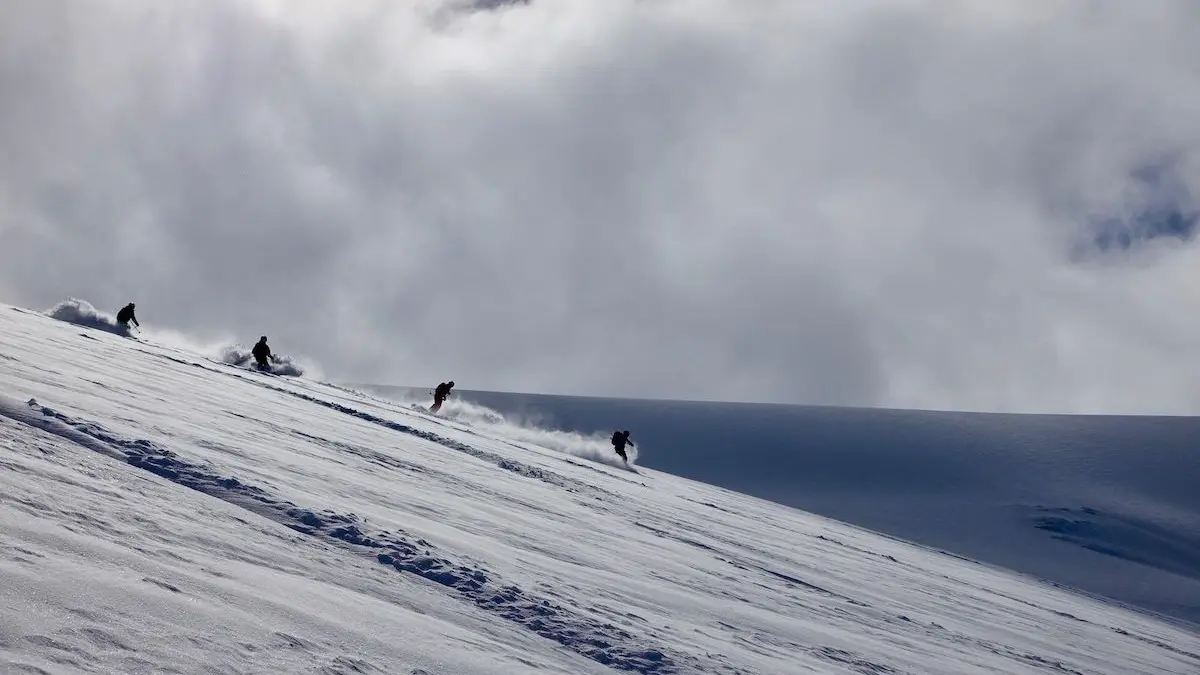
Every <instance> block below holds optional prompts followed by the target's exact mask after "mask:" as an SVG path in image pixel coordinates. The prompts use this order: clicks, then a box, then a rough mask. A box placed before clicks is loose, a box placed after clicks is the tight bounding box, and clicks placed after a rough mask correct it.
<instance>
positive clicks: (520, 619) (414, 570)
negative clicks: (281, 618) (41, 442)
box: [0, 395, 681, 675]
mask: <svg viewBox="0 0 1200 675" xmlns="http://www.w3.org/2000/svg"><path fill="white" fill-rule="evenodd" d="M0 415H4V416H5V417H9V418H11V419H14V420H16V421H19V422H22V423H25V424H28V425H29V426H32V427H35V428H38V429H41V430H43V431H46V432H48V433H51V434H54V435H56V436H59V437H61V438H64V439H66V440H69V441H71V442H73V443H76V444H78V445H80V446H82V447H84V448H87V449H89V450H92V451H94V452H99V453H101V454H103V455H105V456H108V457H111V458H113V459H117V460H120V461H124V462H126V463H127V464H129V465H131V466H134V467H137V468H139V469H142V470H145V471H149V472H150V473H153V474H155V475H157V476H160V477H162V478H165V479H167V480H169V481H171V482H173V483H176V484H178V485H182V486H183V487H187V488H189V489H192V490H195V491H197V492H200V493H203V494H206V495H208V496H211V497H215V498H217V499H220V500H222V501H225V502H227V503H230V504H233V505H235V506H238V507H240V508H244V509H246V510H247V511H250V512H252V513H255V514H257V515H259V516H262V517H264V518H267V519H268V520H271V521H273V522H276V523H279V524H282V525H285V526H287V527H289V528H291V529H293V530H295V531H297V532H300V533H302V534H306V535H309V536H312V537H315V538H320V539H327V540H334V542H335V543H338V544H341V545H343V546H347V547H350V548H351V549H352V550H353V549H358V550H359V551H360V552H367V553H371V554H373V555H374V557H375V559H376V560H377V561H378V562H379V563H380V564H383V565H387V566H389V567H392V568H394V569H395V570H397V571H399V572H407V573H410V574H414V575H416V576H419V577H422V578H424V579H427V580H429V581H433V582H436V583H438V584H440V585H442V586H445V587H447V588H448V589H451V590H453V591H455V592H456V593H457V594H458V595H459V596H460V597H461V598H462V599H463V600H466V601H468V602H471V603H473V604H474V605H476V606H477V607H479V608H480V609H483V610H485V611H490V612H494V613H496V614H498V615H499V616H501V617H503V618H504V619H507V620H509V621H512V622H514V623H517V624H519V625H521V626H524V627H525V628H527V629H529V630H532V631H533V632H535V633H537V634H538V635H540V636H542V637H544V638H547V639H550V640H554V641H555V642H558V643H559V644H561V645H562V646H564V647H566V648H567V649H570V650H572V651H574V652H576V653H578V654H580V655H582V656H585V657H587V658H589V659H592V660H593V661H596V662H598V663H601V664H604V665H606V666H608V667H610V668H613V669H615V670H623V671H629V672H636V673H643V674H645V675H672V674H674V673H678V672H681V671H680V669H679V665H678V664H677V663H676V662H675V661H674V660H673V659H671V658H670V657H668V656H667V655H666V654H665V653H664V652H663V651H662V650H659V649H651V648H644V647H639V646H637V645H636V644H635V642H636V640H635V637H634V636H633V635H632V634H630V633H629V632H627V631H625V630H623V629H622V628H620V627H619V626H616V625H614V624H611V623H601V622H599V621H597V620H596V619H593V618H591V617H589V616H587V615H586V614H583V613H580V612H577V611H575V610H572V609H570V608H566V607H563V606H562V605H558V604H556V603H553V602H551V601H549V600H545V599H539V598H537V597H536V596H533V595H531V594H529V593H527V592H526V591H524V590H523V589H521V588H520V587H518V586H515V585H511V584H509V585H506V584H503V583H502V582H501V581H500V579H499V578H498V576H497V575H495V574H494V573H492V572H490V571H488V570H487V569H485V568H483V567H481V566H468V565H462V564H456V563H454V562H453V561H452V560H450V559H448V558H446V557H442V556H440V555H438V554H437V552H436V550H435V547H434V546H433V545H432V544H430V543H429V542H427V541H425V540H424V539H419V538H413V537H412V535H409V534H407V533H405V532H403V531H398V532H388V531H380V532H378V533H375V534H372V535H368V534H365V533H364V532H363V531H362V530H361V529H360V527H359V525H360V524H362V523H361V521H360V519H359V518H358V516H357V515H355V514H353V513H351V514H339V513H336V512H334V511H331V510H328V509H326V510H323V511H320V512H314V511H312V510H310V509H306V508H302V507H299V506H297V505H296V504H294V503H292V502H289V501H286V500H282V499H277V498H275V497H273V496H272V495H271V494H270V493H269V492H267V491H266V490H264V489H262V488H259V487H257V486H254V485H250V484H247V483H243V482H241V481H239V480H238V479H237V478H233V477H224V476H221V475H219V474H216V473H213V472H211V471H209V470H207V469H205V468H204V467H202V466H201V465H199V464H194V463H192V462H189V461H186V460H184V459H181V458H180V457H179V456H178V455H177V454H176V453H175V452H173V451H171V450H169V449H167V448H165V447H163V446H162V445H160V444H158V443H156V442H154V441H149V440H143V439H130V438H124V437H122V436H119V435H117V434H115V433H113V432H110V431H108V430H107V429H105V428H104V427H103V426H101V425H99V424H96V423H94V422H87V421H82V420H76V419H73V418H71V417H69V416H67V415H64V414H62V413H60V412H57V411H55V410H53V409H51V408H48V407H45V406H42V405H40V404H38V403H37V401H36V400H34V399H30V400H29V401H28V403H25V404H21V403H19V402H16V401H15V400H13V399H11V398H9V397H7V396H3V395H0Z"/></svg>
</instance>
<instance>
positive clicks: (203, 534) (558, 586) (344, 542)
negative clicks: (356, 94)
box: [0, 312, 1200, 675]
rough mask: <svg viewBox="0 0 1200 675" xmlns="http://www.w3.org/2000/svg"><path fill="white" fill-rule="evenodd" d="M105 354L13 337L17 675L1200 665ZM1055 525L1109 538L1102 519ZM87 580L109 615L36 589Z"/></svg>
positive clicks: (10, 436)
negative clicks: (84, 575)
mask: <svg viewBox="0 0 1200 675" xmlns="http://www.w3.org/2000/svg"><path fill="white" fill-rule="evenodd" d="M80 335H81V333H79V329H78V327H74V326H70V325H67V324H63V323H61V322H54V321H50V320H48V319H45V318H44V317H40V316H38V315H36V314H34V313H28V312H19V313H18V312H9V313H6V316H4V317H3V318H0V340H2V342H0V344H2V345H3V348H2V349H0V513H4V514H8V516H6V517H5V519H4V520H0V589H2V590H0V610H6V609H8V610H13V609H15V608H17V607H19V606H23V605H22V603H28V602H29V600H30V597H37V598H40V599H39V600H38V604H37V607H39V609H38V611H37V612H33V613H32V614H29V615H28V618H27V619H14V618H13V617H18V616H25V615H23V614H20V613H18V612H14V611H8V612H7V613H6V614H5V615H6V616H8V617H9V618H8V619H4V618H0V666H3V667H4V668H9V669H11V670H12V671H13V672H60V671H61V670H62V669H63V668H70V669H71V672H75V671H79V672H131V673H132V672H186V673H191V672H197V673H198V672H239V673H240V672H316V673H328V674H334V673H338V674H341V673H375V672H379V673H383V672H409V673H414V674H416V673H423V674H424V675H433V674H434V673H458V672H463V673H466V672H472V673H475V672H478V673H485V672H487V673H491V672H504V673H509V672H514V673H515V672H573V673H574V672H579V673H598V672H605V671H624V672H637V673H663V674H665V673H722V674H730V675H733V674H735V673H745V674H749V673H783V672H789V673H790V672H817V673H868V674H876V675H878V674H901V673H912V674H916V673H947V674H948V673H954V674H959V673H1068V674H1070V673H1079V674H1081V673H1087V674H1088V675H1092V674H1093V673H1096V674H1107V673H1112V674H1114V675H1115V674H1117V673H1120V674H1121V675H1130V674H1136V673H1179V674H1181V675H1182V674H1188V675H1190V674H1193V673H1195V672H1200V655H1198V654H1200V637H1197V636H1196V635H1195V634H1193V633H1189V632H1187V631H1186V630H1181V629H1180V628H1178V627H1175V626H1173V625H1171V624H1169V623H1166V622H1163V621H1160V620H1157V619H1155V618H1153V617H1148V616H1145V615H1142V614H1137V613H1134V612H1131V611H1129V610H1127V609H1125V608H1121V607H1117V606H1113V605H1110V604H1106V603H1104V602H1101V601H1098V600H1096V599H1094V598H1090V597H1086V596H1082V595H1078V594H1074V593H1071V592H1068V591H1065V590H1063V589H1060V588H1055V587H1053V586H1051V585H1047V584H1041V583H1038V582H1035V581H1033V580H1030V579H1028V578H1024V577H1020V576H1018V575H1014V574H1011V573H1007V572H1004V571H1002V570H995V569H992V568H990V567H988V566H985V565H980V564H978V563H975V562H972V561H967V560H961V559H959V558H957V557H954V556H952V555H944V554H942V553H940V552H937V551H931V550H929V549H926V548H922V547H918V546H913V545H910V544H907V543H904V542H901V541H898V540H895V539H893V538H887V537H881V536H878V535H876V534H873V533H870V532H867V531H864V530H861V529H858V528H854V527H850V526H846V525H843V524H841V523H837V522H835V521H830V520H827V519H824V518H820V517H816V516H811V515H808V514H804V513H802V512H798V511H794V510H791V509H788V508H784V507H780V506H777V505H774V504H770V503H768V502H763V501H761V500H757V499H753V498H749V497H745V496H743V495H739V494H737V493H733V492H730V491H727V490H722V489H718V488H713V487H710V486H706V485H703V484H698V483H694V482H692V481H687V480H683V479H677V478H674V477H672V476H669V475H664V474H659V473H657V472H652V471H648V472H645V473H644V474H643V475H641V476H635V477H634V478H629V477H628V476H630V473H628V472H626V471H623V470H621V469H619V468H617V467H613V466H610V465H607V464H598V463H591V462H588V461H586V460H582V459H579V458H575V457H565V456H563V455H559V454H557V453H555V452H554V451H550V450H546V449H542V448H538V447H536V446H534V445H532V444H530V443H528V442H526V441H522V442H521V443H515V442H513V441H512V440H511V439H506V438H503V437H494V436H492V435H489V433H486V432H484V431H482V430H476V429H472V428H471V427H470V426H469V425H466V424H463V423H459V422H454V421H450V420H443V419H437V418H435V417H434V416H431V415H427V414H422V413H419V412H416V411H408V410H405V409H404V406H402V405H400V404H391V403H389V402H387V401H382V400H379V399H372V398H370V397H362V396H358V395H357V394H356V393H355V392H353V391H350V390H346V389H344V388H339V387H332V386H325V385H321V384H318V383H313V382H307V381H303V380H288V379H286V378H279V377H276V376H272V375H266V374H258V373H252V372H249V371H244V370H240V369H237V368H236V367H232V366H228V365H224V364H220V363H218V362H213V361H211V360H207V359H204V358H203V357H192V356H189V355H187V354H186V353H183V352H180V351H179V350H174V349H171V348H167V347H161V346H158V345H155V344H154V343H153V342H152V341H150V340H142V341H136V342H135V341H131V340H127V339H124V338H119V337H115V336H111V335H103V334H97V335H88V334H86V333H84V334H82V335H84V337H83V338H81V337H80ZM401 420H403V421H401ZM23 429H24V431H23ZM435 429H436V430H435ZM54 439H57V440H54ZM71 448H78V449H81V450H82V449H86V450H87V451H88V452H85V453H83V454H78V455H77V454H74V453H73V451H72V450H71ZM447 451H450V452H447ZM551 467H554V468H553V469H552V468H551ZM131 470H132V471H134V472H135V473H130V471H131ZM138 476H141V477H142V478H139V477H138ZM639 479H640V480H639ZM179 487H184V488H188V491H184V492H186V493H188V494H192V493H194V494H196V497H195V498H189V497H185V496H184V495H182V494H181V495H179V496H178V497H177V498H171V497H167V495H170V494H172V492H171V490H172V489H175V490H178V488H179ZM206 500H208V501H206ZM212 500H215V502H214V501H212ZM176 502H178V504H176ZM210 502H212V503H210ZM75 504H78V505H77V506H76V505H75ZM238 513H242V514H244V516H238V515H237V514H238ZM1040 515H1041V516H1042V517H1044V518H1045V520H1044V524H1045V526H1046V527H1047V528H1054V529H1055V532H1057V533H1059V534H1061V535H1062V536H1069V537H1075V538H1077V539H1080V540H1085V539H1086V536H1087V534H1088V531H1089V530H1088V527H1089V526H1088V525H1086V524H1079V521H1082V520H1083V519H1084V518H1083V517H1084V516H1086V517H1087V518H1090V519H1092V521H1094V520H1097V519H1098V518H1099V516H1101V515H1102V514H1073V513H1072V514H1063V513H1050V512H1047V513H1044V514H1040ZM1092 521H1088V522H1092ZM1072 523H1075V524H1072ZM277 526H282V527H277ZM273 528H276V529H273ZM235 532H240V533H241V534H240V535H235V534H234V533H235ZM289 533H290V534H289ZM297 537H299V538H297ZM1085 543H1086V542H1085ZM85 551H86V552H88V553H86V554H84V553H83V552H85ZM206 556H207V557H206ZM110 559H111V561H120V562H119V563H117V562H105V561H110ZM86 560H94V561H97V563H96V564H98V565H99V567H97V568H96V570H95V571H94V572H92V574H95V575H96V576H95V578H94V579H93V580H92V582H91V583H89V584H86V585H85V587H86V588H91V589H92V590H89V591H87V592H88V593H95V594H99V597H100V601H99V602H97V603H95V604H93V605H91V606H88V605H83V606H81V605H79V604H78V602H75V601H71V600H70V599H69V598H70V597H71V593H69V592H66V591H65V590H64V589H66V587H64V586H59V585H56V582H55V581H54V579H53V578H50V577H46V576H44V575H39V576H30V574H31V571H32V570H37V569H39V568H48V569H49V568H54V569H58V567H56V566H68V567H64V568H63V569H72V570H75V571H76V573H78V569H81V567H69V566H70V565H83V564H84V563H83V562H82V561H86ZM166 562H171V563H174V567H163V566H162V565H164V564H166ZM156 565H157V567H156ZM143 569H146V570H155V571H140V570H143ZM123 570H134V571H132V572H128V574H131V575H132V578H133V579H134V581H133V582H131V583H140V584H141V585H142V586H141V587H140V590H139V589H138V588H134V587H131V586H128V585H120V584H114V583H113V582H112V581H111V579H112V578H114V575H117V576H119V575H120V574H121V571H123ZM278 576H285V577H286V578H287V579H289V580H290V581H288V584H292V585H284V586H280V585H278V583H277V582H275V581H273V580H274V579H275V578H276V577H278ZM67 583H68V584H69V583H72V582H67ZM236 584H241V585H240V586H239V585H236ZM281 588H287V589H289V590H286V591H281V590H279V589H281ZM332 588H340V589H343V591H342V592H339V593H331V592H330V591H329V590H328V589H332ZM23 589H30V590H28V591H24V590H23ZM96 589H98V590H96ZM105 589H113V590H105ZM238 589H240V590H238ZM26 592H28V593H31V594H33V595H32V596H30V597H27V596H26V595H24V593H26ZM346 592H349V593H351V595H350V596H346V597H344V594H345V593H346ZM283 593H286V596H285V595H283ZM155 594H157V595H155ZM293 594H297V595H301V596H303V597H305V598H306V601H305V602H304V603H292V602H290V597H287V596H291V595H293ZM127 595H128V596H131V597H135V598H140V599H141V600H140V602H141V603H143V605H135V606H136V607H137V609H136V610H133V609H129V608H125V609H122V608H121V606H120V603H121V599H122V598H123V597H125V596H127ZM60 596H61V597H65V598H68V599H67V600H62V599H56V598H60ZM256 603H257V604H256ZM221 608H226V609H224V610H222V609H221ZM250 608H256V609H254V610H253V612H251V611H250ZM264 612H265V613H269V614H271V615H272V616H274V617H275V618H274V619H273V621H275V622H279V623H286V624H288V626H287V628H286V629H281V628H267V627H264V626H263V625H261V624H260V622H258V621H257V620H256V619H253V618H240V617H252V616H256V615H257V614H258V613H264ZM0 613H3V612H0ZM220 616H226V620H227V621H229V622H232V623H231V625H236V626H238V628H237V629H236V630H235V629H234V628H228V627H223V626H222V623H221V621H218V620H216V619H213V618H211V617H220ZM150 617H153V618H152V619H150ZM420 617H424V618H420ZM314 622H316V623H314ZM360 622H361V625H360ZM43 624H47V625H45V626H44V625H43ZM51 624H53V625H51ZM55 626H57V627H56V628H55ZM373 626H374V628H372V627H373ZM381 626H390V627H391V628H390V630H396V629H398V628H399V629H400V630H401V631H402V633H403V635H405V636H407V639H404V640H397V639H395V638H396V637H397V636H396V635H393V634H390V633H385V634H384V635H383V636H379V635H378V632H379V630H380V628H379V627H381ZM251 636H254V639H251ZM331 636H336V637H331ZM346 641H352V642H354V643H356V644H359V645H360V646H359V647H358V648H350V647H348V646H347V645H348V642H346ZM192 652H195V656H189V654H191V653H192ZM168 654H175V655H176V656H165V655H168ZM189 659H191V660H189ZM201 661H203V665H200V664H201ZM485 664H494V665H485ZM398 667H402V668H403V671H401V670H398V669H397V668H398ZM5 672H8V671H7V670H6V671H5Z"/></svg>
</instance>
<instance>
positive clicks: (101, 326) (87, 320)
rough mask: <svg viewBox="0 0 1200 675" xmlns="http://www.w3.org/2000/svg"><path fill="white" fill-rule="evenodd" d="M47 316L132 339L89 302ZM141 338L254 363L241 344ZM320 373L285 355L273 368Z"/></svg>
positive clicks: (67, 304) (158, 332) (168, 335)
mask: <svg viewBox="0 0 1200 675" xmlns="http://www.w3.org/2000/svg"><path fill="white" fill-rule="evenodd" d="M44 313H45V314H46V316H49V317H51V318H53V319H58V320H59V321H65V322H67V323H73V324H75V325H77V326H84V327H86V328H94V329H97V330H103V331H107V332H109V333H113V334H116V335H121V336H124V337H131V336H132V333H131V331H130V329H129V328H126V327H122V326H119V325H117V319H116V317H115V316H114V315H112V314H107V313H105V312H101V311H100V310H98V309H96V308H95V307H94V306H92V303H90V302H88V301H87V300H80V299H78V298H67V299H66V300H64V301H62V302H60V303H58V304H57V305H55V306H54V307H52V308H51V309H49V310H46V312H44ZM138 335H139V337H145V336H147V335H148V336H149V337H151V338H152V340H151V341H152V342H154V343H157V344H161V345H164V346H168V347H173V348H175V349H179V350H181V351H186V352H191V353H194V354H199V355H202V356H205V357H207V358H211V359H214V360H217V361H221V362H223V363H227V364H230V365H234V366H242V367H250V363H251V362H252V361H253V356H252V355H251V354H250V349H249V348H247V347H243V346H242V345H238V344H234V345H229V339H228V338H225V339H221V340H217V341H208V342H201V341H197V340H196V339H194V338H193V337H191V336H189V335H185V334H183V333H180V332H178V331H173V330H170V329H158V328H155V329H151V330H149V331H145V330H142V329H140V328H139V329H138ZM317 370H318V369H317V368H316V366H315V365H314V364H311V363H308V362H305V363H301V362H300V361H298V360H297V359H296V358H295V357H292V356H287V355H282V354H276V355H275V363H273V364H272V365H271V372H272V373H274V374H275V375H287V376H290V377H300V376H301V375H304V374H305V373H309V375H310V376H313V375H315V374H316V373H315V371H317Z"/></svg>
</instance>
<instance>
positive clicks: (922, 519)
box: [372, 387, 1200, 626]
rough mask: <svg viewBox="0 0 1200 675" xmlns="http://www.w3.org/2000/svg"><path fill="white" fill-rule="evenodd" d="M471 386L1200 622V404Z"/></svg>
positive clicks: (524, 409)
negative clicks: (848, 401) (1112, 408)
mask: <svg viewBox="0 0 1200 675" xmlns="http://www.w3.org/2000/svg"><path fill="white" fill-rule="evenodd" d="M372 390H373V391H377V392H379V393H383V394H386V395H389V396H406V395H408V393H407V392H408V391H409V390H408V389H407V388H400V387H382V388H381V387H372ZM460 396H461V397H462V399H463V400H467V401H470V402H471V404H472V405H464V406H463V408H464V409H465V410H467V411H470V410H471V409H472V408H473V407H477V406H479V405H483V406H486V408H485V409H488V410H491V411H492V412H491V415H492V416H493V417H500V418H501V419H503V418H504V417H508V418H511V419H515V420H531V421H533V422H534V423H536V425H537V426H538V427H541V428H542V431H540V432H539V433H540V434H541V435H542V436H544V437H546V438H547V439H549V440H548V441H546V442H552V441H554V440H555V439H562V438H566V439H576V438H587V437H589V436H593V435H599V436H601V437H603V436H605V435H607V434H608V433H611V429H613V428H615V427H617V426H623V427H626V428H629V429H631V430H633V437H634V439H636V440H638V441H639V442H640V443H641V445H642V447H644V448H647V449H648V450H647V453H646V455H645V459H644V463H645V464H647V465H649V466H652V467H653V468H656V469H659V470H662V471H667V472H670V473H674V474H677V475H681V476H686V477H688V478H692V479H694V480H699V481H703V482H706V483H712V484H714V485H720V486H722V487H725V488H729V489H732V490H737V491H739V492H745V493H748V494H752V495H755V496H758V497H762V498H765V499H770V500H772V501H776V502H779V503H781V504H787V505H790V506H795V507H797V508H800V509H804V510H806V511H811V512H814V513H819V514H821V515H824V516H829V517H831V518H836V519H838V520H842V521H846V522H850V523H854V524H855V525H859V526H862V527H866V528H868V529H871V530H876V531H879V532H885V533H888V534H891V535H893V536H897V537H901V538H904V539H907V540H910V541H915V542H919V543H922V544H925V545H929V546H934V547H938V548H942V549H945V550H948V551H953V552H955V553H958V554H960V555H964V556H968V557H970V558H973V559H976V560H981V561H984V562H987V563H990V564H994V565H999V566H1001V567H1006V568H1009V569H1013V570H1016V571H1019V572H1024V573H1027V574H1033V575H1036V576H1039V577H1041V578H1044V579H1047V580H1050V581H1053V582H1055V583H1060V584H1065V585H1068V586H1071V587H1073V588H1078V589H1081V590H1085V591H1087V592H1091V593H1096V594H1100V595H1104V596H1106V597H1109V598H1112V599H1116V600H1119V601H1121V602H1125V603H1128V604H1131V605H1135V606H1138V607H1141V608H1144V609H1147V610H1150V611H1153V612H1158V613H1163V614H1167V615H1169V616H1172V617H1175V618H1179V619H1184V620H1187V621H1190V622H1192V623H1194V624H1196V625H1198V626H1200V489H1197V483H1196V479H1197V477H1198V476H1200V452H1197V451H1196V439H1197V438H1200V418H1193V417H1149V416H1101V415H1011V414H979V413H962V412H934V411H918V410H881V409H867V408H833V407H815V406H788V405H757V404H731V403H709V402H688V401H646V400H641V401H639V400H629V399H601V398H589V397H572V396H546V395H537V394H505V393H497V392H466V391H464V392H462V393H461V394H460ZM451 412H452V413H454V412H455V411H453V410H451ZM555 429H557V430H568V432H567V433H563V432H562V431H553V430H555ZM520 433H523V434H531V433H533V432H532V431H531V430H529V429H523V430H521V431H520ZM603 443H604V441H603V440H601V441H600V444H603ZM610 452H611V451H610Z"/></svg>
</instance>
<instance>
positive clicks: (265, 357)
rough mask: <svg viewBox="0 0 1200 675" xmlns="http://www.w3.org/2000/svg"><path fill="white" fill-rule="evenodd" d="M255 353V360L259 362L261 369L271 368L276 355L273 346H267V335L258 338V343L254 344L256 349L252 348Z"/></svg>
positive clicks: (251, 351) (252, 352)
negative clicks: (272, 349)
mask: <svg viewBox="0 0 1200 675" xmlns="http://www.w3.org/2000/svg"><path fill="white" fill-rule="evenodd" d="M250 353H251V354H253V355H254V360H255V361H256V362H257V363H258V369H259V370H270V369H271V363H270V362H271V361H274V360H275V355H274V354H272V353H271V348H270V347H268V346H267V336H266V335H264V336H262V337H260V338H259V339H258V344H256V345H254V349H251V350H250Z"/></svg>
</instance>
